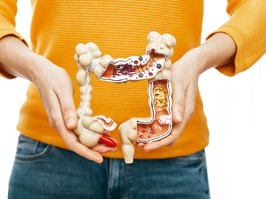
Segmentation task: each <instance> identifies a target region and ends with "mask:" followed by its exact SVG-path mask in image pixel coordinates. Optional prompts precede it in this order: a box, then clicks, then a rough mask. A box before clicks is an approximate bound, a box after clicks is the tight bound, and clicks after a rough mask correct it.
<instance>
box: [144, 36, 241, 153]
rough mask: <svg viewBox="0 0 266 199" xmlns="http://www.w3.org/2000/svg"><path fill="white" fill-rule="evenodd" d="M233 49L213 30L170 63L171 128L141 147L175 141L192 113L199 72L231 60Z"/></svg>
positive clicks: (231, 43) (145, 148) (227, 41)
mask: <svg viewBox="0 0 266 199" xmlns="http://www.w3.org/2000/svg"><path fill="white" fill-rule="evenodd" d="M235 53H236V46H235V43H234V41H233V40H232V39H231V37H230V36H228V35H226V34H223V33H217V34H215V35H213V36H212V37H211V38H210V39H209V40H207V41H206V42H205V43H204V44H203V45H201V46H199V47H197V48H194V49H192V50H190V51H188V52H187V53H186V54H185V55H184V56H183V57H182V58H181V59H180V60H178V61H177V62H175V63H174V64H173V65H172V67H171V82H172V88H173V89H172V90H173V93H172V97H173V108H172V113H173V123H174V125H173V130H172V132H171V133H170V135H168V136H167V137H165V138H163V139H161V140H159V141H156V142H151V143H148V144H145V145H144V150H146V151H150V150H154V149H158V148H161V147H163V146H169V145H172V144H174V143H175V142H176V140H177V139H178V137H179V136H180V134H181V133H182V132H183V130H184V128H185V126H186V125H187V123H188V121H189V120H190V118H191V116H192V115H193V112H194V108H195V100H196V93H197V89H198V79H199V75H200V74H201V73H202V72H204V71H205V70H207V69H209V68H211V67H216V66H221V65H224V64H227V63H230V62H232V61H233V59H234V55H235Z"/></svg>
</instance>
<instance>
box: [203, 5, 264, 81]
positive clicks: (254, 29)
mask: <svg viewBox="0 0 266 199" xmlns="http://www.w3.org/2000/svg"><path fill="white" fill-rule="evenodd" d="M227 13H228V14H229V15H230V19H229V20H228V21H227V22H226V23H225V24H224V25H222V26H221V27H220V28H219V29H218V30H216V31H215V32H214V33H212V34H211V35H209V36H208V38H209V37H211V36H212V35H213V34H215V33H217V32H223V33H226V34H228V35H230V36H231V37H232V39H233V40H234V41H235V44H236V46H237V52H236V56H235V59H234V62H233V63H229V64H227V65H224V66H218V67H217V69H218V70H219V71H220V72H222V73H223V74H225V75H228V76H233V75H235V74H237V73H239V72H242V71H244V70H246V69H248V68H249V67H251V66H252V65H253V64H254V63H255V62H256V61H258V60H259V58H260V57H262V56H263V55H264V54H265V51H266V1H265V0H228V6H227Z"/></svg>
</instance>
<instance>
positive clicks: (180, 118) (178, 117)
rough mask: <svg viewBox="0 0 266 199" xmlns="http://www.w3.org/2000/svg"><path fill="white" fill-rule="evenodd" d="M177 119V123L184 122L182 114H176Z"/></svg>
mask: <svg viewBox="0 0 266 199" xmlns="http://www.w3.org/2000/svg"><path fill="white" fill-rule="evenodd" d="M175 119H176V120H177V121H179V122H181V121H182V115H181V113H180V112H177V113H175Z"/></svg>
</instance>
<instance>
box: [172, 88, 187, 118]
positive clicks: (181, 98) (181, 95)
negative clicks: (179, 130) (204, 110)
mask: <svg viewBox="0 0 266 199" xmlns="http://www.w3.org/2000/svg"><path fill="white" fill-rule="evenodd" d="M172 98H173V122H174V123H180V122H181V121H182V119H183V115H184V112H185V107H186V102H185V101H186V93H185V90H184V89H183V88H182V87H181V85H180V84H177V83H173V92H172Z"/></svg>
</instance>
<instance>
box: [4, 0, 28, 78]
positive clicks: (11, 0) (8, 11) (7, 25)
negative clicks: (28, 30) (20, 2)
mask: <svg viewBox="0 0 266 199" xmlns="http://www.w3.org/2000/svg"><path fill="white" fill-rule="evenodd" d="M16 13H17V0H0V39H2V38H3V37H5V36H7V35H14V36H15V37H17V38H19V39H20V40H21V41H23V42H24V43H25V44H26V45H27V42H26V41H25V39H24V38H22V36H21V35H20V34H19V33H18V32H17V31H16V20H15V17H16ZM0 76H4V77H6V78H13V76H10V75H9V74H7V73H5V71H3V70H2V69H1V63H0Z"/></svg>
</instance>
